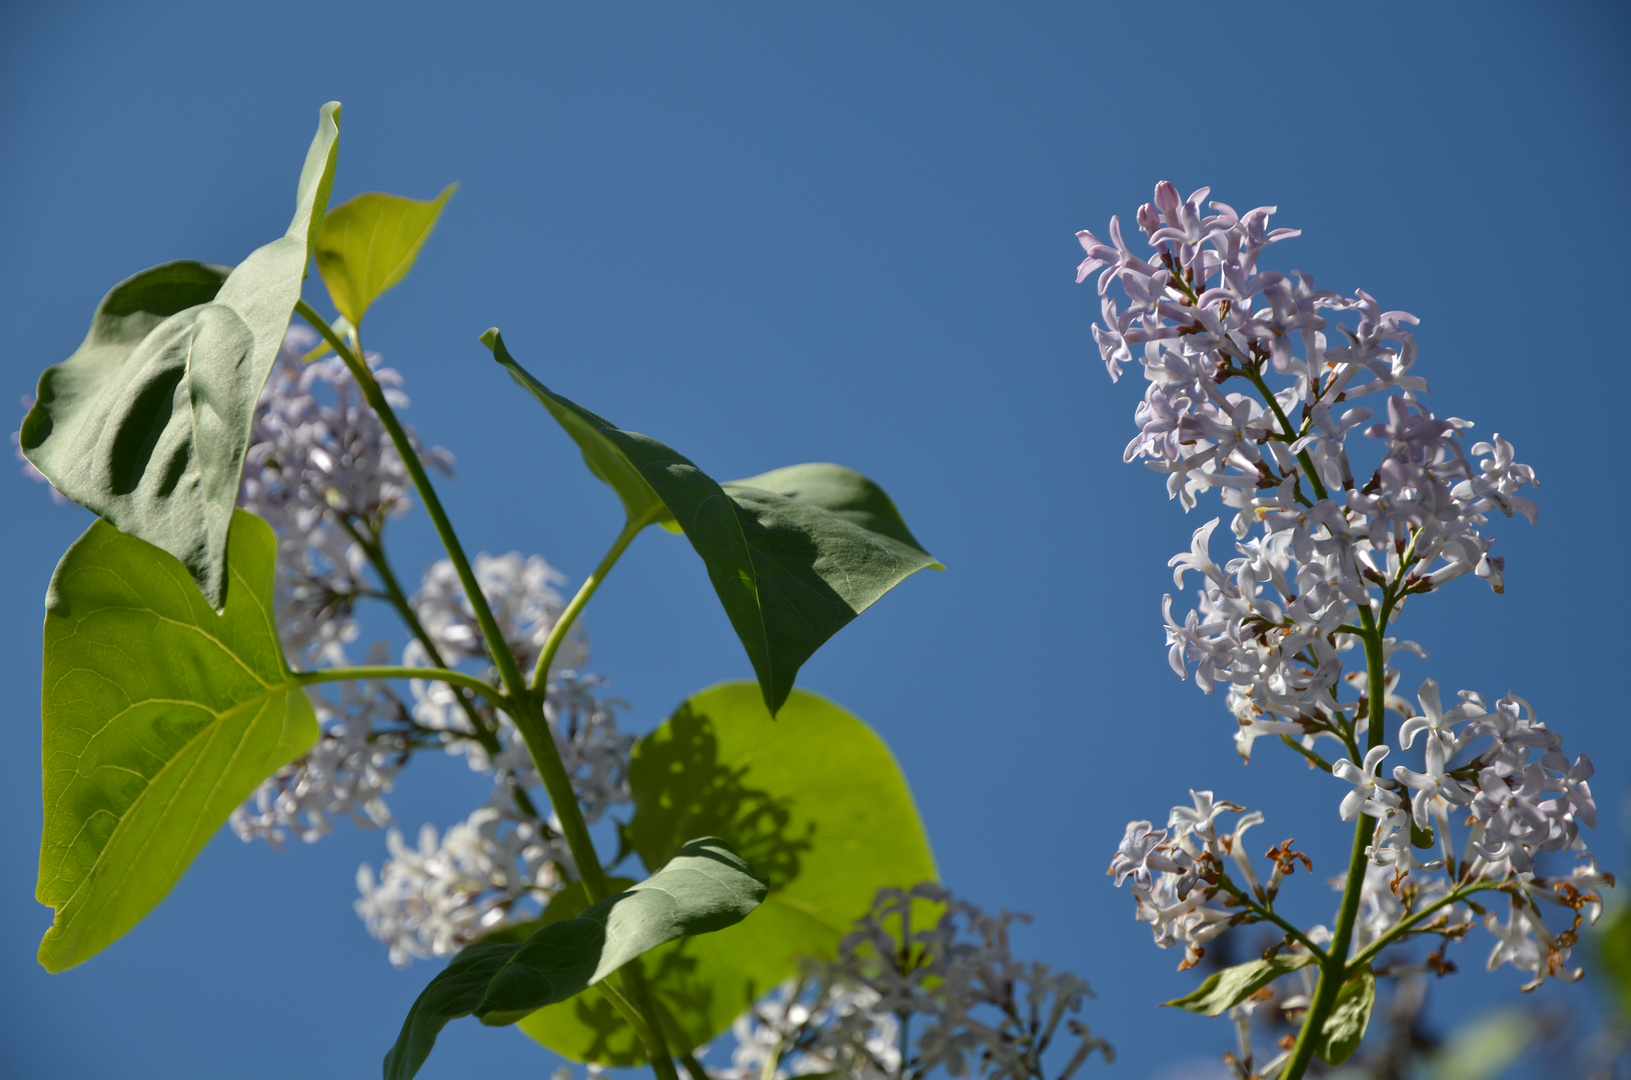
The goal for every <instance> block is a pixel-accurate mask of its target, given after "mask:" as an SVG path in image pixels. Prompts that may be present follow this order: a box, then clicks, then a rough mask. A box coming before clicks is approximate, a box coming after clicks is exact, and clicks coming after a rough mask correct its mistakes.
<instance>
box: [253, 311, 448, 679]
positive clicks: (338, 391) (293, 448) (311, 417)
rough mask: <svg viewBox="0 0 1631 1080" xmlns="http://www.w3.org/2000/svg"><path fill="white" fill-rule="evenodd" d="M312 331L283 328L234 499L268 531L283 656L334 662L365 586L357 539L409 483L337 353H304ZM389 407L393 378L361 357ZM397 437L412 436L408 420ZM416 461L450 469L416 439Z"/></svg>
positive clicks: (396, 390) (396, 387)
mask: <svg viewBox="0 0 1631 1080" xmlns="http://www.w3.org/2000/svg"><path fill="white" fill-rule="evenodd" d="M316 342H317V335H316V334H315V333H314V332H313V331H311V330H310V329H307V328H306V327H303V326H291V327H290V328H289V330H288V333H287V334H285V335H284V339H283V347H282V349H281V350H280V351H279V352H278V356H277V360H276V362H275V363H274V364H273V366H272V374H271V377H270V378H269V379H268V380H267V383H266V387H265V389H264V390H262V392H261V398H260V402H259V404H258V405H257V406H256V409H255V416H254V426H253V428H252V429H251V433H250V447H249V453H248V456H247V458H246V459H245V462H244V480H243V491H242V494H241V495H240V497H239V499H238V505H240V506H242V507H243V508H244V509H245V510H248V511H250V512H251V513H254V514H258V515H259V516H260V517H262V518H265V519H266V521H267V522H268V523H269V524H270V525H271V526H272V528H273V529H274V530H276V532H277V536H278V561H277V570H278V572H277V588H276V597H275V602H276V606H277V613H278V630H279V633H280V634H281V636H282V638H283V647H284V649H285V650H287V652H288V653H289V655H291V656H304V657H307V658H309V659H311V660H314V661H319V662H325V663H329V664H335V665H338V664H343V663H344V662H345V653H344V647H345V645H346V644H347V643H348V642H350V641H352V640H354V639H355V638H356V636H357V624H356V621H355V619H354V618H353V617H352V609H353V606H354V605H355V603H356V601H357V599H358V598H359V597H363V596H367V595H370V594H372V593H374V592H375V591H376V590H374V589H373V587H372V586H371V585H370V584H369V583H368V581H367V575H366V569H365V568H366V566H367V564H368V557H367V553H366V551H365V550H364V547H363V543H364V542H366V543H370V544H376V545H377V544H378V543H379V537H380V533H381V531H382V530H383V529H384V527H385V523H386V520H387V519H389V518H391V517H395V516H399V515H401V514H403V513H406V512H407V510H408V508H409V496H410V493H411V492H412V490H413V484H412V481H411V479H410V478H409V476H408V470H407V468H406V466H404V465H403V463H402V459H401V458H400V457H399V456H398V455H397V452H396V447H395V446H393V445H392V443H391V440H390V438H389V436H388V435H387V433H386V431H385V426H384V425H383V424H382V423H381V422H380V419H379V417H378V416H377V415H376V414H375V413H374V410H373V409H372V408H370V407H369V406H368V403H367V402H366V401H364V400H363V397H362V394H361V392H360V391H359V390H358V389H357V385H356V382H355V381H354V380H353V379H352V378H351V373H350V372H349V371H347V370H346V367H345V364H344V363H343V362H342V361H341V360H340V359H339V358H337V357H329V358H328V359H326V360H314V361H311V362H309V363H308V362H306V361H305V360H304V359H303V356H304V354H305V352H306V350H308V349H310V348H311V347H312V346H313V345H315V344H316ZM366 359H367V362H368V366H369V369H370V370H371V371H372V372H373V374H374V378H375V379H376V380H377V381H378V382H379V383H380V385H381V386H383V387H385V395H386V398H387V400H389V401H390V402H391V404H392V405H393V406H395V407H404V406H406V405H407V398H406V396H405V395H404V394H403V393H402V391H401V389H400V387H401V385H402V377H401V376H400V375H398V374H397V373H396V372H395V371H393V370H392V369H390V368H384V367H380V366H379V362H380V358H379V356H378V355H376V354H373V353H369V354H368V355H367V358H366ZM408 438H409V440H410V441H411V442H412V443H413V445H414V446H416V447H417V446H418V445H419V444H418V440H417V439H416V438H415V437H414V435H413V432H412V430H411V429H409V431H408ZM419 457H420V460H422V461H423V462H424V463H425V464H427V465H429V466H431V467H432V468H435V469H438V470H439V471H441V472H443V473H446V474H448V475H451V470H452V463H453V456H452V455H451V454H449V453H448V452H447V451H446V450H443V449H442V448H441V447H433V448H430V449H421V450H420V451H419Z"/></svg>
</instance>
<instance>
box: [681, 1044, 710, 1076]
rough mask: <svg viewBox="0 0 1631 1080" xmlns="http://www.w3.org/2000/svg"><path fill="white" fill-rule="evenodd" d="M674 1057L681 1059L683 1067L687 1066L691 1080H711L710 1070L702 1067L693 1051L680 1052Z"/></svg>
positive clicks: (686, 1069)
mask: <svg viewBox="0 0 1631 1080" xmlns="http://www.w3.org/2000/svg"><path fill="white" fill-rule="evenodd" d="M674 1056H675V1057H677V1058H679V1059H680V1064H681V1065H684V1066H685V1072H686V1075H688V1076H689V1077H690V1078H691V1080H710V1077H709V1076H708V1070H707V1069H704V1068H703V1067H702V1062H700V1061H698V1060H697V1059H696V1055H695V1054H693V1053H691V1051H689V1050H680V1051H678V1052H677V1053H676V1054H675V1055H674Z"/></svg>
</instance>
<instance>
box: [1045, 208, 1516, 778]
mask: <svg viewBox="0 0 1631 1080" xmlns="http://www.w3.org/2000/svg"><path fill="white" fill-rule="evenodd" d="M1208 191H1209V189H1206V188H1202V189H1201V190H1199V191H1197V192H1195V193H1194V194H1193V195H1191V196H1190V198H1189V199H1188V201H1180V199H1179V196H1178V193H1177V191H1176V190H1175V189H1174V188H1173V187H1172V185H1171V184H1167V183H1162V184H1161V185H1159V186H1158V187H1157V188H1156V192H1155V202H1154V204H1153V205H1152V204H1145V205H1144V206H1143V207H1141V208H1140V209H1139V212H1138V223H1139V226H1140V227H1141V228H1142V229H1143V230H1144V231H1145V232H1146V233H1147V234H1148V237H1149V242H1150V245H1151V248H1152V249H1153V251H1152V256H1153V258H1154V262H1150V261H1146V260H1145V259H1144V258H1141V257H1140V256H1138V255H1136V254H1134V253H1133V252H1132V251H1131V250H1130V249H1129V248H1128V247H1127V244H1126V243H1125V241H1124V240H1123V238H1122V234H1121V227H1120V224H1119V222H1117V221H1116V220H1115V219H1112V220H1111V224H1110V237H1111V240H1112V243H1113V246H1109V245H1105V244H1103V243H1101V242H1100V241H1099V240H1098V239H1097V238H1096V237H1095V236H1093V234H1092V233H1089V232H1082V233H1078V234H1077V235H1078V238H1079V239H1080V240H1081V242H1082V246H1083V247H1084V248H1086V249H1087V258H1086V259H1085V260H1084V261H1083V262H1082V264H1081V266H1080V268H1079V269H1078V273H1077V280H1079V281H1080V280H1083V279H1085V278H1086V277H1087V275H1088V274H1090V273H1091V272H1092V271H1094V270H1096V269H1100V268H1101V267H1102V268H1103V269H1102V272H1101V273H1100V275H1099V279H1098V284H1099V291H1100V294H1101V297H1102V300H1101V303H1102V310H1103V316H1104V325H1102V326H1095V327H1094V328H1093V332H1094V336H1095V338H1096V339H1097V341H1098V343H1099V350H1100V353H1101V355H1102V356H1103V358H1104V362H1105V365H1106V366H1107V368H1108V369H1109V371H1110V374H1111V376H1112V378H1118V377H1119V376H1120V374H1121V372H1122V368H1123V366H1124V365H1126V364H1130V363H1132V361H1133V359H1134V358H1135V356H1136V357H1137V359H1138V360H1139V361H1140V362H1141V363H1142V365H1143V368H1144V374H1145V378H1146V379H1147V380H1148V382H1149V385H1148V386H1147V388H1146V390H1145V394H1144V400H1143V402H1141V403H1140V404H1139V406H1138V408H1137V410H1136V412H1135V416H1134V418H1135V422H1136V423H1137V425H1138V428H1139V434H1138V435H1137V436H1136V437H1135V438H1134V439H1133V440H1132V442H1130V443H1129V444H1128V446H1127V450H1126V454H1125V458H1126V460H1128V461H1132V460H1135V459H1139V458H1142V459H1144V460H1145V462H1146V463H1147V464H1148V465H1149V467H1150V468H1152V469H1155V470H1156V471H1158V472H1162V473H1165V474H1166V476H1167V491H1168V493H1169V495H1170V496H1172V497H1176V498H1178V499H1180V500H1181V501H1182V503H1183V505H1184V507H1185V508H1186V509H1189V508H1192V507H1194V506H1195V505H1196V502H1197V498H1198V496H1199V495H1200V494H1201V493H1203V492H1205V491H1207V490H1210V489H1217V491H1218V492H1219V494H1220V496H1221V498H1222V501H1223V503H1224V505H1226V506H1228V507H1230V508H1231V509H1233V510H1234V511H1235V514H1234V518H1233V522H1232V532H1233V534H1234V538H1235V541H1236V543H1235V548H1236V552H1237V553H1238V558H1234V559H1231V560H1229V561H1228V562H1227V563H1226V564H1225V565H1224V566H1222V567H1220V566H1218V565H1217V564H1216V563H1214V562H1213V561H1212V558H1211V556H1210V554H1209V551H1208V546H1209V541H1210V539H1211V535H1212V532H1213V530H1214V529H1215V528H1216V526H1217V524H1218V522H1217V521H1216V520H1214V521H1212V522H1209V523H1208V524H1206V525H1203V526H1202V527H1201V528H1199V529H1197V530H1196V531H1195V536H1194V542H1193V545H1192V549H1191V551H1189V552H1188V553H1186V554H1182V555H1178V556H1176V557H1174V558H1173V560H1172V561H1171V563H1170V565H1172V566H1173V567H1175V568H1176V569H1175V571H1174V575H1173V576H1174V580H1175V581H1176V582H1177V583H1178V585H1179V586H1180V587H1182V585H1183V576H1184V574H1185V573H1186V572H1188V571H1190V570H1193V571H1196V572H1198V573H1199V574H1200V575H1201V576H1202V578H1203V589H1202V591H1201V594H1200V603H1199V605H1198V606H1197V607H1196V608H1195V609H1194V610H1192V611H1190V612H1189V614H1188V615H1187V616H1186V617H1185V618H1184V619H1183V620H1182V621H1181V622H1180V621H1178V620H1177V619H1175V618H1174V617H1173V616H1172V613H1171V598H1170V597H1168V598H1167V599H1166V600H1165V601H1164V605H1165V607H1164V610H1165V611H1166V621H1167V635H1168V642H1169V645H1170V659H1171V662H1172V665H1173V668H1174V669H1175V670H1176V671H1177V672H1178V673H1179V675H1180V676H1185V675H1187V670H1188V669H1189V668H1190V667H1193V668H1194V670H1195V677H1196V681H1197V682H1198V684H1199V685H1200V686H1201V687H1202V688H1203V689H1204V690H1205V691H1206V692H1208V693H1210V692H1211V691H1212V689H1213V688H1214V687H1215V686H1217V685H1220V684H1221V685H1224V686H1226V687H1227V688H1228V691H1229V696H1230V708H1231V710H1232V711H1233V712H1234V714H1235V716H1236V717H1237V718H1238V719H1239V721H1240V723H1241V725H1242V727H1243V728H1245V729H1246V730H1245V731H1244V732H1243V733H1242V737H1241V750H1242V753H1247V754H1249V752H1250V747H1251V740H1252V739H1253V738H1255V737H1256V736H1258V735H1263V734H1295V735H1297V736H1299V737H1300V736H1302V735H1303V734H1317V733H1320V732H1326V731H1330V730H1333V729H1334V724H1333V717H1334V716H1335V714H1337V713H1339V712H1341V711H1342V710H1343V709H1344V708H1345V706H1343V705H1342V704H1340V703H1339V702H1338V697H1339V694H1340V691H1341V689H1342V686H1343V670H1342V660H1341V653H1343V652H1345V651H1347V650H1348V649H1351V648H1352V647H1353V645H1354V644H1355V638H1354V637H1353V635H1351V634H1347V633H1343V632H1342V631H1343V628H1345V627H1356V626H1358V625H1359V620H1360V618H1361V614H1360V612H1361V609H1365V608H1374V607H1376V606H1377V605H1378V603H1379V600H1378V597H1377V595H1376V592H1377V590H1379V589H1380V588H1381V587H1383V586H1384V585H1386V586H1388V587H1390V588H1391V589H1392V592H1393V593H1394V594H1395V595H1394V598H1393V605H1392V609H1393V610H1396V609H1397V607H1398V606H1399V605H1400V604H1402V603H1403V602H1404V600H1405V599H1406V598H1407V597H1409V596H1411V595H1413V594H1416V593H1423V592H1428V591H1431V590H1433V589H1436V588H1438V587H1439V586H1441V585H1443V584H1445V583H1446V582H1448V581H1450V580H1452V579H1454V578H1456V577H1459V576H1461V575H1462V574H1465V573H1467V572H1469V571H1471V572H1473V573H1475V574H1476V575H1477V576H1479V577H1481V578H1484V579H1485V580H1487V581H1488V582H1489V583H1490V585H1491V586H1492V587H1494V588H1495V590H1496V591H1497V592H1498V591H1500V590H1501V589H1502V588H1503V580H1502V570H1503V567H1504V563H1503V562H1502V560H1501V559H1500V558H1499V557H1497V556H1494V555H1491V554H1490V553H1489V552H1490V540H1489V539H1488V538H1486V537H1485V536H1484V535H1483V533H1482V532H1481V531H1480V527H1481V526H1483V525H1484V524H1486V522H1487V520H1488V518H1487V515H1488V514H1489V512H1490V511H1492V510H1494V511H1499V512H1500V513H1501V514H1504V515H1506V516H1508V517H1510V516H1512V515H1513V514H1514V513H1518V514H1522V515H1523V516H1524V517H1527V518H1529V519H1530V520H1531V521H1533V520H1534V518H1535V507H1534V504H1533V503H1531V502H1530V501H1529V500H1527V499H1525V498H1523V497H1522V496H1520V495H1518V494H1517V492H1518V490H1519V489H1521V488H1523V487H1524V486H1526V485H1533V484H1534V483H1535V476H1534V471H1533V470H1532V469H1530V468H1529V467H1528V466H1526V465H1520V464H1517V463H1515V462H1514V460H1513V456H1512V447H1511V445H1510V444H1509V443H1507V442H1506V440H1504V439H1502V438H1501V437H1500V436H1499V435H1496V436H1495V437H1494V438H1493V440H1491V441H1488V442H1478V443H1475V444H1473V445H1472V446H1471V447H1470V448H1464V447H1463V443H1462V432H1463V431H1464V430H1465V429H1467V428H1469V427H1471V426H1472V425H1471V424H1470V423H1469V422H1468V421H1465V420H1460V419H1456V418H1453V417H1451V418H1439V417H1435V416H1434V415H1433V413H1432V412H1431V411H1430V410H1429V409H1428V408H1427V406H1426V405H1425V404H1424V403H1423V401H1422V396H1423V395H1424V394H1425V393H1426V392H1427V383H1426V381H1425V380H1423V379H1422V378H1421V377H1420V376H1419V375H1415V374H1411V373H1410V372H1411V370H1412V368H1413V367H1414V365H1415V360H1416V346H1415V341H1414V339H1413V337H1412V336H1411V334H1410V332H1409V331H1408V330H1407V329H1406V326H1407V325H1408V324H1413V323H1415V322H1416V319H1415V317H1414V316H1412V315H1409V314H1408V313H1406V312H1400V311H1382V310H1381V308H1380V306H1379V305H1378V304H1377V302H1376V301H1375V300H1374V299H1373V298H1372V297H1371V296H1370V295H1369V294H1367V293H1365V292H1363V291H1360V292H1357V293H1356V294H1355V296H1353V297H1352V298H1344V297H1341V296H1339V295H1337V294H1336V293H1334V292H1330V291H1326V290H1316V289H1315V288H1314V283H1313V281H1312V279H1310V278H1308V277H1307V276H1306V275H1303V274H1300V273H1294V274H1292V275H1291V276H1289V277H1287V276H1286V275H1283V274H1279V273H1275V272H1273V271H1267V270H1259V269H1258V267H1257V260H1258V256H1259V255H1260V254H1261V252H1262V251H1263V249H1265V248H1266V247H1268V246H1269V245H1270V244H1273V243H1276V242H1278V241H1280V240H1284V239H1286V238H1288V237H1292V236H1296V235H1298V233H1297V231H1295V230H1290V229H1274V230H1271V229H1269V227H1268V220H1269V216H1270V215H1271V214H1272V213H1273V211H1274V208H1273V207H1259V208H1257V209H1255V210H1252V211H1251V212H1250V213H1247V214H1246V215H1245V216H1244V217H1242V216H1241V215H1238V214H1236V213H1235V211H1234V210H1233V209H1231V208H1230V207H1228V206H1226V205H1224V204H1223V203H1217V202H1214V203H1211V204H1210V207H1211V209H1212V210H1213V211H1215V213H1212V214H1210V215H1208V214H1206V213H1205V212H1204V211H1203V210H1202V202H1203V200H1205V198H1206V196H1207V194H1208ZM1117 281H1119V282H1120V283H1121V286H1122V289H1123V291H1124V292H1125V294H1126V298H1127V301H1128V303H1127V306H1126V308H1125V309H1123V308H1121V307H1120V306H1119V305H1118V303H1117V301H1116V300H1115V299H1114V298H1112V297H1111V296H1109V295H1108V291H1109V287H1110V285H1111V284H1112V283H1113V282H1117ZM1343 315H1348V316H1350V322H1351V325H1350V324H1349V323H1346V322H1342V321H1339V319H1340V317H1341V316H1343ZM1328 332H1330V333H1333V334H1340V338H1339V339H1337V340H1336V341H1333V340H1331V339H1330V338H1329V337H1328ZM1338 341H1340V344H1339V343H1338ZM1270 379H1274V380H1275V381H1277V382H1280V383H1282V384H1283V385H1282V386H1281V387H1280V388H1279V389H1271V388H1270V386H1269V380H1270ZM1230 380H1239V381H1240V382H1241V383H1242V384H1244V386H1243V391H1244V392H1233V393H1230V392H1225V389H1224V387H1225V385H1226V384H1227V383H1228V382H1229V381H1230ZM1372 394H1385V395H1387V396H1386V399H1385V403H1384V404H1383V405H1382V406H1381V407H1382V408H1383V411H1384V413H1385V416H1386V419H1385V420H1384V421H1382V422H1379V423H1375V424H1370V425H1368V426H1367V423H1366V422H1367V421H1369V420H1371V419H1372V416H1373V411H1372V410H1371V409H1370V408H1366V407H1363V406H1361V407H1355V408H1348V409H1343V405H1344V403H1346V402H1348V401H1351V400H1353V399H1355V398H1358V397H1362V396H1366V395H1372ZM1356 431H1362V432H1363V433H1364V435H1365V436H1366V437H1367V438H1369V439H1372V440H1376V445H1377V449H1378V451H1379V452H1380V456H1381V460H1380V462H1379V463H1378V464H1377V465H1376V467H1375V470H1374V471H1373V472H1372V474H1371V475H1370V477H1369V478H1368V479H1366V480H1364V481H1363V482H1362V483H1361V482H1357V481H1356V479H1355V473H1354V470H1353V467H1352V461H1351V459H1350V454H1349V447H1348V440H1349V437H1350V436H1351V435H1352V434H1353V433H1354V432H1356Z"/></svg>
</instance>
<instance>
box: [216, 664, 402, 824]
mask: <svg viewBox="0 0 1631 1080" xmlns="http://www.w3.org/2000/svg"><path fill="white" fill-rule="evenodd" d="M383 648H384V646H383V643H381V645H380V647H379V648H378V649H376V650H375V654H374V655H373V656H371V657H370V661H371V662H380V661H382V660H383V659H384V657H383V656H381V655H379V654H380V653H381V652H382V651H383ZM337 685H338V695H337V696H336V697H331V696H329V695H328V694H324V693H319V692H318V691H317V689H316V688H315V687H313V688H311V689H310V690H309V691H308V693H309V694H310V696H311V699H312V705H313V706H314V707H315V709H316V712H317V720H318V723H319V724H321V725H322V733H321V734H320V735H319V736H318V739H317V745H316V746H314V747H312V748H311V749H310V750H308V751H307V752H306V753H305V754H304V755H303V756H302V757H300V758H299V759H298V760H296V761H294V762H292V763H290V764H289V765H285V766H284V767H283V768H281V769H279V770H278V771H277V772H276V773H274V774H273V775H272V777H271V778H270V779H268V780H267V781H266V782H265V783H263V784H261V785H260V787H258V788H256V789H255V792H254V794H253V795H251V796H250V797H249V799H248V801H246V802H245V803H244V804H243V805H242V806H240V807H238V808H237V809H236V810H234V811H233V812H232V817H231V819H230V824H231V825H232V831H233V832H235V833H237V834H238V837H239V839H242V840H246V841H247V840H254V839H263V840H265V841H267V843H269V844H271V845H272V846H273V847H275V848H281V847H282V846H283V841H284V840H285V839H286V838H287V837H288V836H289V835H290V834H291V833H292V834H293V835H295V836H298V837H299V838H300V839H301V840H304V841H305V842H306V843H312V842H314V841H316V840H317V839H319V838H320V837H322V836H324V835H326V834H327V833H329V832H331V831H332V830H333V822H334V820H335V819H336V818H340V817H349V818H350V819H351V820H352V821H354V822H356V823H357V824H359V825H363V826H369V827H371V826H379V825H389V824H391V820H392V819H391V811H390V808H389V807H388V806H387V805H386V804H385V793H386V792H388V791H390V790H391V786H392V784H393V783H394V782H395V780H396V774H397V771H398V770H399V769H401V768H402V766H403V765H404V764H405V763H406V762H407V760H408V755H409V753H410V752H411V749H410V747H411V734H410V732H409V731H408V730H407V729H405V728H404V726H403V723H402V722H403V720H404V719H405V713H404V706H403V704H402V702H401V701H400V700H399V699H398V698H397V696H396V695H395V694H393V693H391V690H390V687H389V685H388V684H386V683H385V682H383V681H381V680H375V679H368V680H354V681H347V682H342V683H339V684H337Z"/></svg>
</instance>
